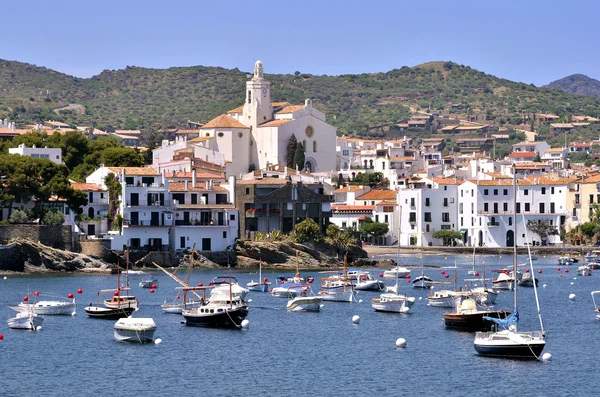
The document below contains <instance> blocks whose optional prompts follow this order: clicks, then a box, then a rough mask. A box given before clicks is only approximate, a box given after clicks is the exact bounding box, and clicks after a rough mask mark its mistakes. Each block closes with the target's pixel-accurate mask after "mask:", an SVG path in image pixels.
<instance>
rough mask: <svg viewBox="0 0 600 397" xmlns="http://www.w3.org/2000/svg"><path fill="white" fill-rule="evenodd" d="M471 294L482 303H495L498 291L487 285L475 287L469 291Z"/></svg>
mask: <svg viewBox="0 0 600 397" xmlns="http://www.w3.org/2000/svg"><path fill="white" fill-rule="evenodd" d="M468 293H469V295H470V296H471V297H472V298H473V299H475V301H476V302H477V303H478V304H480V305H490V306H491V305H495V304H496V298H497V297H498V293H497V292H495V291H494V290H491V289H489V288H487V287H485V286H484V287H474V288H471V289H470V290H469V291H468Z"/></svg>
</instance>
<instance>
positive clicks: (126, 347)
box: [0, 255, 600, 396]
mask: <svg viewBox="0 0 600 397" xmlns="http://www.w3.org/2000/svg"><path fill="white" fill-rule="evenodd" d="M385 257H388V258H391V259H398V257H397V256H395V255H392V256H385ZM525 259H526V258H525V257H520V258H519V261H520V262H525ZM399 260H400V263H401V264H402V265H408V266H412V267H411V269H412V277H413V278H414V277H415V276H418V275H420V274H421V266H423V272H424V274H425V275H427V276H429V277H431V278H432V279H434V280H436V281H452V280H453V278H454V266H455V263H456V267H457V276H458V277H457V278H458V280H459V283H460V280H462V279H464V278H472V277H473V276H471V275H468V270H470V269H471V266H472V258H470V257H469V256H468V255H462V256H445V255H423V256H422V257H421V256H420V255H410V256H401V257H400V258H399ZM557 260H558V258H557V257H556V256H548V257H541V256H540V257H539V258H538V260H536V261H534V267H535V276H536V277H537V278H538V279H539V289H538V292H539V297H540V304H541V312H542V318H543V325H544V329H545V330H547V332H548V339H547V344H546V348H545V350H544V353H550V354H551V355H552V360H551V361H548V362H540V361H518V360H506V359H498V358H486V357H480V356H478V355H477V354H476V353H475V349H474V348H473V339H474V334H472V333H465V332H457V331H451V330H447V329H445V328H444V321H443V317H442V314H443V312H444V311H445V310H448V309H442V308H432V307H428V306H427V301H426V299H425V298H426V296H427V294H428V292H427V291H426V290H417V289H413V288H412V287H411V284H410V283H407V282H406V280H403V279H401V280H400V289H401V291H402V292H405V293H407V294H409V295H410V296H414V297H416V299H417V300H416V302H415V304H414V306H413V307H412V309H411V311H410V313H409V314H389V313H377V312H375V311H374V310H373V309H372V308H371V305H370V300H371V299H372V298H374V297H376V296H377V295H378V293H377V292H359V293H358V295H357V300H358V302H356V303H337V302H325V303H324V306H323V309H322V311H321V312H319V313H302V312H293V313H290V312H287V311H286V309H285V306H286V299H282V298H273V297H271V295H270V294H269V293H260V292H250V294H249V298H250V299H251V300H252V301H251V302H250V312H249V315H248V320H249V327H248V329H247V330H243V331H242V330H224V329H206V328H195V327H188V326H186V325H184V324H182V320H183V317H182V316H181V315H176V314H164V313H163V312H162V311H161V308H160V305H161V304H162V303H163V302H165V301H167V302H173V301H174V300H175V299H176V297H177V295H178V292H177V291H176V290H175V287H177V286H178V285H177V283H176V282H175V281H174V280H172V279H171V278H170V277H168V276H167V275H166V274H164V273H153V274H156V276H157V277H158V286H157V288H156V289H155V291H154V293H151V292H150V290H149V289H146V288H141V287H139V286H138V283H139V281H140V280H141V278H142V277H143V276H141V275H131V276H130V286H131V293H132V294H134V295H136V296H137V297H138V298H139V300H140V308H139V310H138V311H137V312H136V313H134V316H136V317H152V318H153V319H154V320H155V322H156V324H157V331H156V333H155V338H160V339H161V340H162V343H160V344H144V345H140V344H134V343H123V342H117V341H115V340H114V339H113V325H114V323H115V320H100V319H92V318H88V317H87V315H86V313H85V311H84V310H83V308H84V307H85V306H87V305H89V304H91V303H95V302H96V300H97V292H98V291H99V290H101V289H108V288H116V286H117V276H116V275H98V274H94V275H82V274H77V275H50V276H49V275H41V276H40V275H35V276H16V275H15V276H8V277H7V278H6V279H4V280H3V279H2V278H1V277H0V305H2V306H4V307H5V308H2V309H0V333H1V334H2V335H3V336H4V339H3V340H0V357H1V359H0V395H3V396H25V395H40V396H71V395H79V396H91V395H94V396H104V395H121V396H125V395H157V396H162V395H173V396H175V395H177V396H258V395H270V396H374V395H377V396H416V395H423V396H494V395H503V396H511V395H514V396H573V395H574V396H598V395H600V391H599V389H598V384H599V383H598V382H596V374H597V368H598V366H599V363H600V356H599V355H600V322H599V321H597V320H596V319H595V315H594V312H593V308H594V307H593V303H592V299H591V294H590V292H591V291H593V290H598V289H600V272H599V273H598V274H593V275H592V276H591V277H578V276H577V273H576V268H577V265H572V266H570V267H564V266H558V265H557ZM484 262H485V265H486V270H487V272H488V275H490V273H489V271H490V270H492V269H499V268H503V267H506V266H510V265H511V263H512V257H510V256H506V255H505V256H504V257H502V256H492V255H488V256H477V260H476V264H477V271H479V272H480V273H482V272H483V270H482V269H483V266H482V265H483V263H484ZM559 267H560V270H558V268H559ZM370 270H371V272H372V273H373V275H374V276H376V277H378V276H379V274H380V273H382V272H383V269H370ZM521 270H522V271H524V270H523V269H521ZM539 270H541V271H542V273H541V274H540V273H538V271H539ZM442 272H444V273H446V274H449V277H448V278H446V277H445V274H442ZM257 273H258V272H257V271H252V272H248V271H239V270H235V269H233V270H231V274H232V275H233V276H234V277H236V278H237V279H238V281H239V282H240V284H242V285H245V284H246V283H247V282H249V281H251V280H255V281H257V280H258V274H257ZM293 273H295V272H279V271H273V270H266V271H263V273H262V276H263V277H267V278H269V280H270V281H273V282H276V277H277V276H278V275H292V274H293ZM301 273H302V276H304V277H307V276H313V277H314V278H315V283H314V284H313V289H314V290H315V293H316V292H317V291H318V280H319V279H320V278H321V277H324V276H325V275H324V274H320V273H319V272H318V271H316V270H310V271H308V270H307V271H301ZM178 274H180V275H182V274H183V271H180V273H178ZM228 276H229V271H228V270H226V269H225V270H195V271H194V272H193V273H192V275H191V279H190V283H193V284H194V285H195V284H197V283H198V282H202V283H203V284H204V285H207V284H208V283H209V282H210V280H211V279H213V278H214V277H218V278H226V277H228ZM561 276H562V277H561ZM385 281H386V282H387V283H388V284H390V285H393V284H394V283H395V280H394V279H391V280H390V279H385ZM448 287H449V288H452V286H451V285H449V286H448ZM79 289H81V290H82V293H81V294H78V293H77V291H78V290H79ZM34 291H39V292H41V293H56V294H58V295H61V296H64V297H65V298H66V297H67V295H68V294H69V293H73V294H74V295H75V297H76V300H77V313H76V315H75V316H47V317H46V318H45V320H44V323H43V326H42V329H41V330H39V331H23V330H13V329H9V328H8V326H7V322H6V320H7V316H8V311H9V310H8V306H9V305H16V304H18V303H19V302H20V301H21V300H22V298H23V297H24V296H25V295H27V294H29V296H30V297H33V293H34ZM571 294H575V298H574V299H570V298H569V296H570V295H571ZM518 301H519V312H520V322H519V329H520V330H538V329H539V328H540V324H539V320H538V316H537V312H536V306H535V297H534V290H533V289H532V288H523V287H519V288H518ZM512 305H513V294H512V292H511V291H503V292H501V293H500V295H499V297H498V300H497V303H496V307H497V308H502V307H507V308H511V307H512ZM355 315H358V316H360V323H359V324H354V323H353V322H352V317H353V316H355ZM399 338H404V339H405V340H406V347H405V348H398V347H396V341H397V339H399Z"/></svg>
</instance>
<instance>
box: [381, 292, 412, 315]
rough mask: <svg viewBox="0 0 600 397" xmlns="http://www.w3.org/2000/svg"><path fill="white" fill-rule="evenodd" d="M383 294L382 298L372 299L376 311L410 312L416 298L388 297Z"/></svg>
mask: <svg viewBox="0 0 600 397" xmlns="http://www.w3.org/2000/svg"><path fill="white" fill-rule="evenodd" d="M385 295H389V294H382V296H381V297H380V298H375V299H372V300H371V307H372V308H373V310H375V311H376V312H387V313H408V311H409V310H410V308H411V307H412V305H413V304H414V303H415V298H413V297H408V296H397V297H391V298H390V297H386V296H385Z"/></svg>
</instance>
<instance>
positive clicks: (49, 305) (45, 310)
mask: <svg viewBox="0 0 600 397" xmlns="http://www.w3.org/2000/svg"><path fill="white" fill-rule="evenodd" d="M36 296H42V297H44V296H47V297H49V298H52V299H48V300H39V301H37V302H34V303H32V302H29V301H23V302H21V303H19V306H17V307H16V308H15V309H17V310H18V311H20V312H22V313H27V312H29V311H30V310H31V311H33V313H34V314H37V315H42V316H60V315H67V316H71V315H74V314H75V313H76V312H77V305H76V304H75V298H71V300H64V299H61V298H60V297H59V296H58V295H54V294H37V295H36Z"/></svg>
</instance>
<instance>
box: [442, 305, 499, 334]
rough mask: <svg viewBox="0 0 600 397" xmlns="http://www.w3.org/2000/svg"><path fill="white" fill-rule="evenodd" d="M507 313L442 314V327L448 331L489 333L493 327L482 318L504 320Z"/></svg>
mask: <svg viewBox="0 0 600 397" xmlns="http://www.w3.org/2000/svg"><path fill="white" fill-rule="evenodd" d="M508 314H509V313H508V312H507V311H504V310H498V311H480V312H476V313H444V325H445V326H446V328H448V329H453V330H457V331H466V332H476V331H489V330H490V329H491V327H492V325H493V323H492V322H491V321H488V320H486V319H484V318H483V317H484V316H486V317H492V318H505V317H506V316H507V315H508Z"/></svg>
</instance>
